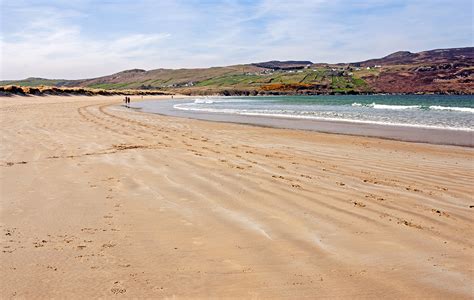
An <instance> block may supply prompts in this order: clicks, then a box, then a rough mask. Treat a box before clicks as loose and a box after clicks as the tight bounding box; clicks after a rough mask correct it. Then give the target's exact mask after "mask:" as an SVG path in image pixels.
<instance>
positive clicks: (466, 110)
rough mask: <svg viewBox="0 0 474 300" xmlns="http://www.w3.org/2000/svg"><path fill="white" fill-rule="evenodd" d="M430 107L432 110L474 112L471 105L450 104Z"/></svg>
mask: <svg viewBox="0 0 474 300" xmlns="http://www.w3.org/2000/svg"><path fill="white" fill-rule="evenodd" d="M429 108H430V109H431V110H448V111H460V112H470V113H474V108H471V107H449V106H440V105H432V106H430V107H429Z"/></svg>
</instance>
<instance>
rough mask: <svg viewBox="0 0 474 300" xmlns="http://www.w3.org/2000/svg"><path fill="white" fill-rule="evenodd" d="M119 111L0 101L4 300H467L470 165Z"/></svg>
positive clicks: (454, 158)
mask: <svg viewBox="0 0 474 300" xmlns="http://www.w3.org/2000/svg"><path fill="white" fill-rule="evenodd" d="M154 98H156V96H155V97H154ZM132 99H133V98H132ZM117 104H120V99H119V97H52V96H51V97H13V98H9V99H0V105H1V106H0V121H1V126H2V131H1V139H2V140H1V143H0V170H1V173H0V180H1V194H0V195H1V218H0V225H1V228H0V229H1V231H2V235H1V249H2V252H1V253H0V257H1V259H0V270H1V271H0V291H1V292H0V293H1V297H2V298H9V297H12V296H17V297H25V298H32V297H40V298H46V297H48V298H50V297H83V298H86V297H87V298H88V297H109V296H122V297H173V296H177V297H183V298H206V297H233V298H242V297H243V298H295V299H299V298H319V297H320V298H324V297H329V298H381V297H384V298H415V297H417V298H439V299H443V298H444V299H446V298H451V299H452V298H466V299H468V298H472V297H473V296H474V291H473V288H472V286H473V267H474V251H473V239H472V236H473V220H472V213H473V210H474V208H473V205H474V200H473V198H472V192H473V189H472V182H474V167H473V166H474V165H473V150H472V149H471V148H461V147H450V146H440V145H428V144H415V143H404V142H396V141H387V140H380V139H371V138H363V137H350V136H344V135H330V134H319V133H314V132H303V131H295V130H282V129H270V128H259V127H252V126H244V125H235V124H222V123H211V122H205V121H197V120H188V119H179V118H173V117H164V116H158V115H151V114H143V113H140V112H137V111H134V110H131V109H126V108H124V107H121V106H117Z"/></svg>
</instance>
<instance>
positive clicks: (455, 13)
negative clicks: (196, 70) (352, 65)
mask: <svg viewBox="0 0 474 300" xmlns="http://www.w3.org/2000/svg"><path fill="white" fill-rule="evenodd" d="M0 1H2V0H0ZM3 1H5V2H2V8H3V9H2V10H1V14H2V25H4V26H2V27H3V28H2V35H1V38H0V50H1V53H0V58H1V61H0V63H1V74H0V76H1V78H2V79H20V78H26V77H29V76H35V77H48V78H88V77H94V76H101V75H107V74H110V73H113V72H118V71H121V70H124V69H130V68H144V69H153V68H161V67H175V68H176V67H205V66H216V65H229V64H237V63H249V62H255V61H263V60H270V59H308V60H313V61H317V62H342V61H357V60H363V59H368V58H373V57H379V56H382V55H386V54H389V53H390V52H393V51H398V50H411V51H418V50H426V49H430V48H443V47H457V46H469V44H470V43H471V44H472V35H470V34H469V32H472V28H471V25H472V24H471V22H470V20H468V19H472V11H471V10H470V9H464V10H463V9H462V8H465V6H469V5H470V6H471V8H472V4H471V3H470V1H469V0H467V1H466V0H459V1H457V2H456V4H457V5H452V4H451V3H452V2H451V1H448V0H432V1H428V0H419V1H408V0H397V1H396V0H387V1H386V0H365V1H344V0H333V1H329V0H299V1H287V0H261V1H254V2H253V1H245V2H241V1H235V0H223V1H219V2H216V3H213V2H207V1H206V2H201V1H194V0H176V1H164V2H163V1H159V2H158V1H150V0H135V1H125V0H123V1H110V2H97V1H88V0H79V1H63V0H51V1H45V2H44V3H43V4H40V3H41V1H35V2H31V1H28V0H17V1H11V2H7V1H6V0H3ZM45 3H46V4H45ZM440 20H442V22H440ZM16 24H21V26H17V25H16Z"/></svg>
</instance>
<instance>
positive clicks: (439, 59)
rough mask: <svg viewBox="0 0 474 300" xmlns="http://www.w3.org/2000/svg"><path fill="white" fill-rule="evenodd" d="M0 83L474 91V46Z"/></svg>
mask: <svg viewBox="0 0 474 300" xmlns="http://www.w3.org/2000/svg"><path fill="white" fill-rule="evenodd" d="M0 85H3V86H5V85H18V86H41V85H49V86H55V87H86V88H98V89H105V90H112V89H114V90H125V89H128V90H130V89H132V90H133V89H137V90H162V91H168V92H178V93H185V94H225V95H236V94H237V95H239V94H244V95H248V94H251V95H255V94H278V93H282V94H330V93H343V94H344V93H348V94H357V93H462V94H474V47H468V48H453V49H438V50H431V51H423V52H419V53H411V52H408V51H399V52H395V53H393V54H390V55H387V56H385V57H382V58H378V59H371V60H366V61H362V62H355V63H348V64H322V63H318V64H313V63H312V62H310V61H268V62H261V63H254V64H247V65H235V66H227V67H213V68H201V69H178V70H172V69H155V70H150V71H145V70H141V69H132V70H126V71H122V72H119V73H116V74H112V75H108V76H103V77H98V78H91V79H83V80H50V79H42V78H28V79H25V80H20V81H3V82H1V83H0Z"/></svg>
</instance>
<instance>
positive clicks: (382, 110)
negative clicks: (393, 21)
mask: <svg viewBox="0 0 474 300" xmlns="http://www.w3.org/2000/svg"><path fill="white" fill-rule="evenodd" d="M174 108H175V109H178V110H185V111H191V112H192V111H196V112H208V113H222V114H234V115H256V116H270V117H281V118H297V119H315V120H332V121H334V120H335V121H347V122H357V123H371V124H382V125H403V126H412V127H423V128H444V129H453V130H465V131H473V130H474V122H473V116H474V97H473V96H448V95H357V96H268V97H267V96H266V97H208V98H196V99H193V100H190V101H189V102H186V103H177V104H175V105H174Z"/></svg>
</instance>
